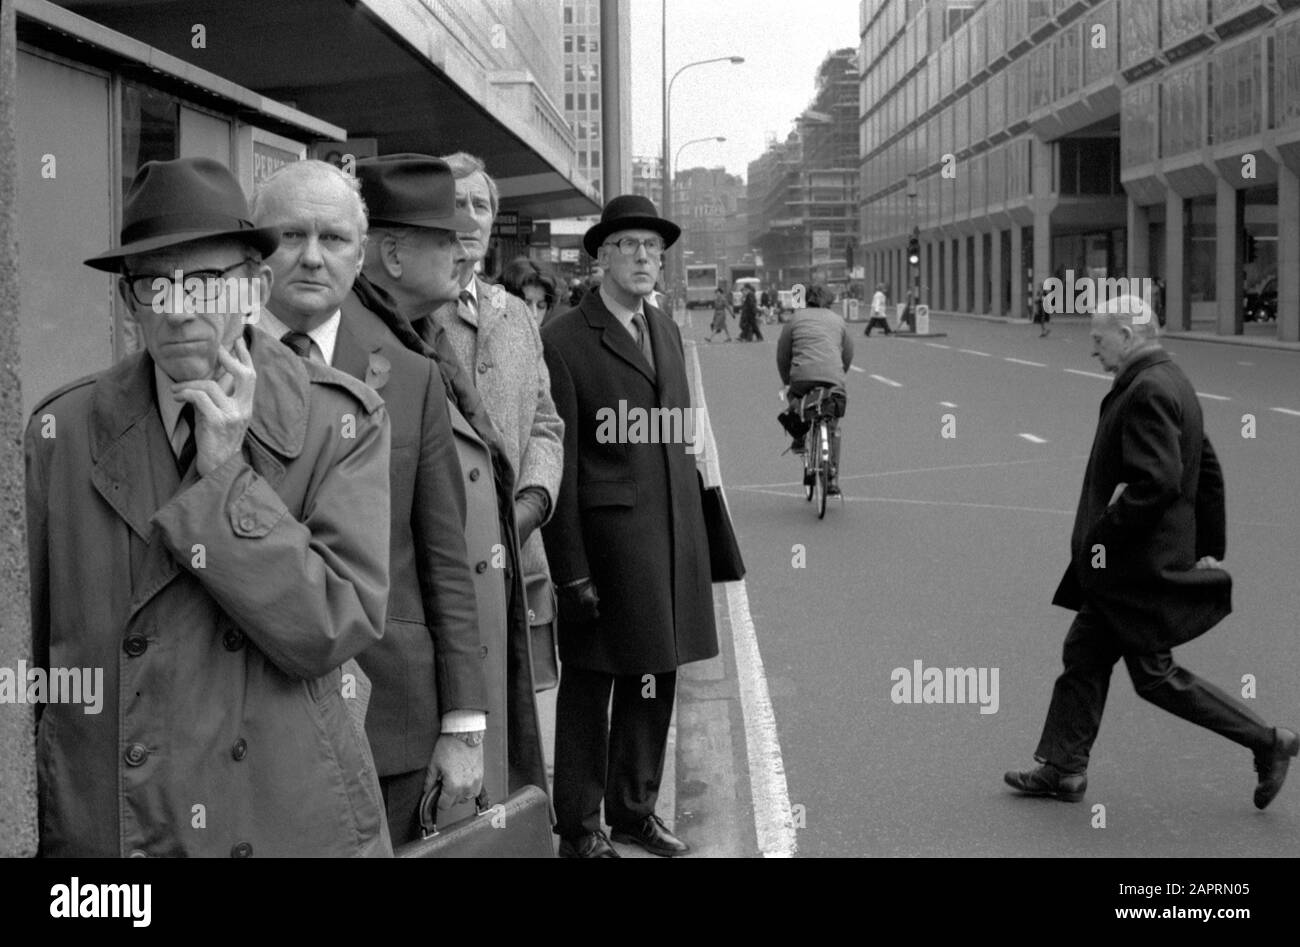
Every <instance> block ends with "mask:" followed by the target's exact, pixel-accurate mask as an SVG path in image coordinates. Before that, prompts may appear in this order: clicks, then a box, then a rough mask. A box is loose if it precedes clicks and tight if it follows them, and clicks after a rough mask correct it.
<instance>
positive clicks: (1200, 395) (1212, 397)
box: [1196, 391, 1232, 401]
mask: <svg viewBox="0 0 1300 947" xmlns="http://www.w3.org/2000/svg"><path fill="white" fill-rule="evenodd" d="M1196 396H1197V397H1198V398H1209V399H1210V400H1211V401H1231V400H1232V399H1231V398H1228V397H1226V396H1224V395H1210V394H1206V393H1205V392H1204V391H1198V392H1197V393H1196Z"/></svg>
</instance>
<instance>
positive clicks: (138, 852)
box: [127, 848, 149, 858]
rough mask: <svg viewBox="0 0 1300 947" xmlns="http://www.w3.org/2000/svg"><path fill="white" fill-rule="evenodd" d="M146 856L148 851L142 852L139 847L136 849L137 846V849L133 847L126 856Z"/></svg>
mask: <svg viewBox="0 0 1300 947" xmlns="http://www.w3.org/2000/svg"><path fill="white" fill-rule="evenodd" d="M148 857H149V853H148V852H142V851H140V849H138V848H137V849H133V850H132V851H131V854H130V855H128V856H127V858H148Z"/></svg>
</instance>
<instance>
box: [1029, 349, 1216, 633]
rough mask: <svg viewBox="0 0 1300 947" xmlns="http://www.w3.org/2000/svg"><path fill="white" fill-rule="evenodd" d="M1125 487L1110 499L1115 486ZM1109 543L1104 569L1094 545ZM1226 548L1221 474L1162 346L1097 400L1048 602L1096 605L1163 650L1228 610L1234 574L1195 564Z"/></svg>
mask: <svg viewBox="0 0 1300 947" xmlns="http://www.w3.org/2000/svg"><path fill="white" fill-rule="evenodd" d="M1120 483H1125V484H1127V487H1125V489H1124V492H1123V494H1121V496H1120V497H1119V499H1118V500H1117V501H1116V502H1115V503H1114V504H1110V498H1111V495H1112V494H1113V493H1114V491H1115V487H1116V486H1117V485H1118V484H1120ZM1099 546H1100V547H1103V548H1104V550H1105V568H1096V567H1094V566H1093V562H1094V559H1096V561H1097V562H1098V564H1100V561H1101V560H1100V558H1099V557H1098V553H1097V547H1099ZM1225 547H1226V538H1225V514H1224V506H1223V473H1222V471H1221V470H1220V468H1219V461H1218V459H1217V458H1216V457H1215V455H1214V449H1213V448H1212V447H1211V446H1210V441H1209V439H1208V438H1207V437H1206V436H1205V433H1204V430H1203V427H1202V420H1201V405H1200V402H1199V401H1198V400H1197V397H1196V392H1195V390H1194V389H1193V388H1192V385H1191V382H1189V381H1188V380H1187V376H1186V375H1184V374H1183V372H1182V369H1180V368H1179V367H1178V366H1177V365H1176V364H1174V362H1173V360H1172V359H1171V358H1170V357H1169V354H1168V353H1167V352H1165V351H1163V350H1161V349H1156V350H1154V351H1151V352H1148V353H1145V354H1143V355H1141V356H1139V357H1138V358H1137V359H1135V360H1134V361H1133V362H1132V363H1131V364H1130V365H1128V366H1127V367H1126V368H1125V369H1124V370H1123V371H1122V372H1121V373H1120V374H1119V376H1118V377H1116V379H1115V382H1114V384H1113V386H1112V387H1111V390H1110V393H1109V394H1107V395H1106V397H1105V398H1104V399H1103V400H1102V402H1101V418H1100V420H1099V421H1098V423H1097V436H1096V438H1095V440H1094V441H1093V445H1092V454H1091V456H1090V457H1089V458H1088V469H1087V473H1086V474H1085V475H1084V479H1083V492H1082V495H1081V496H1080V497H1079V509H1078V512H1077V514H1076V515H1075V520H1074V533H1073V535H1072V537H1071V540H1070V554H1071V557H1072V558H1071V562H1070V567H1069V569H1068V570H1067V571H1066V574H1065V577H1064V579H1062V581H1061V584H1060V587H1059V588H1058V589H1057V592H1056V596H1055V598H1054V599H1053V603H1054V604H1056V605H1061V606H1063V607H1065V608H1070V609H1074V610H1078V609H1080V608H1081V607H1082V606H1083V605H1084V604H1087V605H1088V606H1089V607H1091V608H1093V609H1094V610H1096V611H1097V612H1099V613H1100V614H1101V615H1102V616H1103V617H1104V618H1105V619H1106V620H1107V621H1108V622H1109V624H1110V625H1111V627H1112V628H1113V629H1114V630H1115V632H1116V633H1117V634H1118V635H1119V637H1120V640H1121V641H1122V642H1123V644H1124V646H1125V648H1126V649H1127V650H1129V651H1133V652H1144V651H1160V650H1164V649H1167V648H1172V647H1173V646H1175V645H1178V644H1182V643H1183V642H1185V641H1190V640H1191V639H1193V638H1195V637H1197V636H1198V635H1201V634H1203V633H1204V632H1206V631H1208V630H1209V629H1210V628H1213V627H1214V626H1215V625H1216V624H1218V623H1219V622H1220V621H1221V620H1222V619H1223V618H1224V616H1226V615H1227V614H1228V613H1229V612H1231V611H1232V579H1231V577H1230V576H1229V575H1228V573H1227V572H1225V571H1223V570H1222V569H1205V570H1194V569H1192V566H1193V564H1194V563H1195V562H1196V561H1197V560H1198V559H1200V558H1201V557H1202V556H1214V557H1215V558H1216V559H1220V558H1222V557H1223V555H1224V550H1225Z"/></svg>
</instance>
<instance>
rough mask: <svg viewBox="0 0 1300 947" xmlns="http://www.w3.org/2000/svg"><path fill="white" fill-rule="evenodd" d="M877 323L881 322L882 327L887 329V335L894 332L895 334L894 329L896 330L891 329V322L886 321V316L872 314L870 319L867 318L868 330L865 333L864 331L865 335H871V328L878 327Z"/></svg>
mask: <svg viewBox="0 0 1300 947" xmlns="http://www.w3.org/2000/svg"><path fill="white" fill-rule="evenodd" d="M877 323H879V324H880V328H882V329H884V330H885V335H892V334H893V331H894V330H893V329H891V328H889V322H888V321H886V319H885V317H884V316H872V317H871V318H870V319H868V320H867V331H866V332H865V333H863V334H864V335H871V330H872V329H874V328H875V327H876V324H877Z"/></svg>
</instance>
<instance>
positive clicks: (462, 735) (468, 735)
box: [443, 730, 485, 746]
mask: <svg viewBox="0 0 1300 947" xmlns="http://www.w3.org/2000/svg"><path fill="white" fill-rule="evenodd" d="M484 732H485V731H483V730H463V731H461V732H459V733H444V734H443V736H444V737H455V738H456V739H457V740H459V741H460V742H461V743H464V744H465V745H466V746H482V745H483V734H484Z"/></svg>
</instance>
